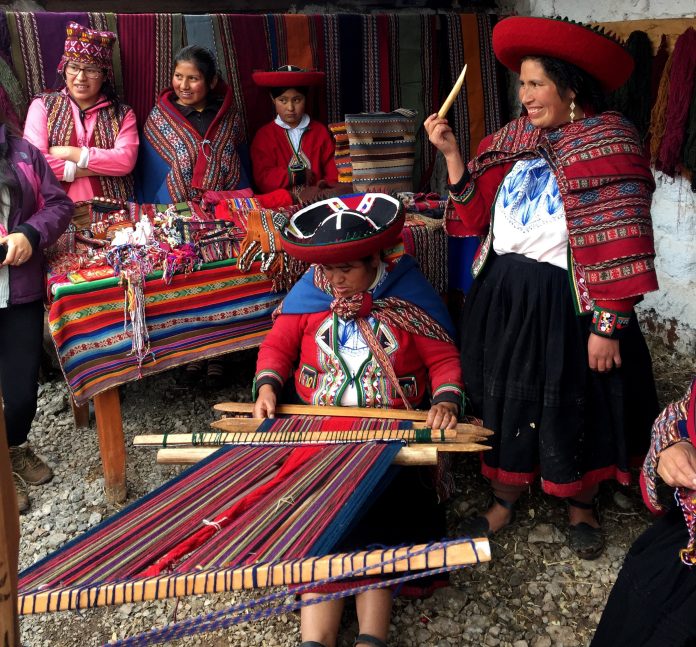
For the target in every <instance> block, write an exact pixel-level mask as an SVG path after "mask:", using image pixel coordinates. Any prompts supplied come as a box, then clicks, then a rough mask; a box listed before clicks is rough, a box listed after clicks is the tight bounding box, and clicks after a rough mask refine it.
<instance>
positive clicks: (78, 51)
mask: <svg viewBox="0 0 696 647" xmlns="http://www.w3.org/2000/svg"><path fill="white" fill-rule="evenodd" d="M65 32H66V37H65V49H64V51H63V57H62V58H61V59H60V63H58V71H59V72H61V73H62V72H63V70H64V69H65V66H66V64H67V63H81V64H83V65H94V66H96V67H100V68H102V69H105V70H107V76H109V77H111V76H112V74H113V72H112V64H111V54H112V52H113V48H114V42H115V41H116V34H114V33H113V32H111V31H98V30H96V29H89V28H88V27H83V26H82V25H79V24H78V23H76V22H70V23H68V26H67V27H66V28H65Z"/></svg>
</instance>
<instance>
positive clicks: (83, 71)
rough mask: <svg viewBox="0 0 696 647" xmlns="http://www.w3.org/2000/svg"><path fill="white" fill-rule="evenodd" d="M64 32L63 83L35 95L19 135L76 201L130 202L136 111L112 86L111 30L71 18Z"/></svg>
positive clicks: (134, 157)
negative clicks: (87, 24) (76, 21)
mask: <svg viewBox="0 0 696 647" xmlns="http://www.w3.org/2000/svg"><path fill="white" fill-rule="evenodd" d="M66 32H67V37H66V40H65V51H64V53H63V57H62V58H61V60H60V63H59V65H58V73H59V74H60V76H61V79H62V82H63V83H64V85H65V87H64V88H62V89H61V90H59V91H57V92H47V93H45V94H41V95H39V96H38V97H36V98H35V99H34V101H33V102H32V104H31V105H30V106H29V111H28V113H27V119H26V123H25V126H24V138H25V139H27V140H29V141H30V142H31V143H32V144H34V146H36V147H37V148H38V149H39V150H40V151H41V152H42V153H43V154H44V155H45V156H46V159H47V160H48V163H49V166H50V167H51V169H52V170H53V172H54V173H55V175H56V177H57V178H58V179H59V180H61V182H62V184H63V188H64V189H65V191H66V192H67V194H68V196H69V197H71V198H72V199H73V200H74V201H75V202H77V201H80V200H89V199H90V198H93V197H94V196H103V197H107V198H116V199H121V200H132V199H133V179H132V176H131V172H132V171H133V167H134V166H135V162H136V159H137V157H138V130H137V126H136V121H135V113H134V112H133V110H132V109H131V108H130V107H129V106H127V105H125V104H124V103H121V102H120V101H119V99H118V97H117V96H116V90H115V88H114V78H113V69H112V65H111V52H112V48H113V44H114V41H115V40H116V34H113V33H112V32H109V31H97V30H94V29H88V28H86V27H82V26H81V25H78V24H77V23H74V22H71V23H69V24H68V26H67V29H66Z"/></svg>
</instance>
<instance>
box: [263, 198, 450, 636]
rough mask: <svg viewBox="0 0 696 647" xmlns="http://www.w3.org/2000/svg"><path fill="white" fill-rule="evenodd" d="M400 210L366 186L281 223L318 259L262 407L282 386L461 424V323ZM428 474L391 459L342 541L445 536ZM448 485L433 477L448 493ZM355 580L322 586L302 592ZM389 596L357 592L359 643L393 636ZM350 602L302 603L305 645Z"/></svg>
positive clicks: (325, 401) (340, 402)
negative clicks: (419, 255)
mask: <svg viewBox="0 0 696 647" xmlns="http://www.w3.org/2000/svg"><path fill="white" fill-rule="evenodd" d="M403 222H404V214H403V209H402V207H401V204H400V203H399V201H398V200H396V199H394V198H392V197H391V196H388V195H384V194H369V193H368V194H365V195H358V196H347V197H344V198H333V199H331V200H323V201H321V202H317V203H315V204H313V205H311V206H310V207H306V208H305V209H302V210H301V211H298V212H297V213H296V214H294V215H293V217H292V218H291V220H290V222H289V224H288V225H287V227H285V228H284V230H282V231H281V235H282V237H283V249H284V250H285V251H286V252H287V253H288V254H291V255H292V256H294V257H295V258H298V259H300V260H302V261H306V262H308V263H316V264H315V265H312V266H311V267H310V269H309V270H308V271H307V272H306V273H305V275H304V276H303V277H302V279H300V281H299V282H298V283H297V284H296V285H295V286H294V287H293V288H292V290H290V292H289V293H288V295H287V297H286V298H285V299H284V301H283V303H282V305H281V307H280V308H279V311H278V312H277V313H276V316H275V319H274V323H273V328H272V329H271V332H270V333H269V334H268V335H267V336H266V338H265V339H264V341H263V344H261V348H260V350H259V357H258V363H257V371H256V378H255V380H254V391H255V394H256V404H255V405H254V417H255V418H273V417H274V416H275V411H276V404H277V402H278V401H280V400H281V399H282V398H285V399H286V401H287V400H288V399H291V400H294V401H296V402H302V403H304V404H313V405H332V406H360V407H380V408H385V409H390V408H398V409H403V408H417V407H419V406H420V405H425V406H426V407H429V413H428V419H427V421H426V424H427V426H429V427H434V428H445V427H454V426H455V425H456V422H457V416H458V413H459V410H460V404H461V398H462V390H461V387H462V383H461V371H460V367H459V356H458V352H457V348H456V346H455V345H454V342H453V340H452V335H453V334H454V326H453V324H452V322H451V320H450V318H449V315H448V313H447V310H446V308H445V305H444V303H443V301H442V299H441V298H440V297H439V295H438V294H437V293H436V292H435V290H434V289H433V287H432V286H431V285H430V284H429V283H428V281H427V280H426V279H425V277H424V276H423V274H422V273H421V272H420V270H419V269H418V266H417V264H416V262H415V260H414V259H413V258H412V257H410V256H406V255H403V245H400V246H399V245H398V243H399V236H400V233H401V228H402V226H403ZM395 246H396V247H395ZM390 248H393V249H392V250H391V252H390V253H389V255H388V258H389V259H390V262H387V261H386V260H385V257H387V255H386V253H385V252H386V250H388V249H390ZM385 415H388V414H386V413H385ZM425 476H426V475H423V474H419V473H418V471H416V470H415V469H414V468H406V469H403V470H401V471H398V468H390V472H388V474H387V477H392V479H393V480H391V481H390V482H389V484H388V485H387V486H386V487H385V489H384V490H383V491H382V492H381V494H380V495H379V497H376V500H375V501H374V502H371V505H370V507H369V509H368V510H367V511H366V512H365V514H364V516H363V517H362V518H361V519H360V520H359V521H358V522H357V524H356V526H355V527H353V528H351V529H350V533H349V536H347V537H344V538H342V540H341V543H340V545H339V546H336V547H334V548H335V549H336V550H340V551H343V550H346V551H352V550H358V549H363V548H365V547H366V546H369V545H371V544H376V543H379V544H381V545H399V544H404V543H413V544H416V543H422V542H428V541H432V540H439V539H440V538H441V537H442V535H443V533H444V531H445V519H444V510H443V509H442V505H438V497H437V496H436V491H435V489H434V488H433V487H426V486H424V485H423V482H424V480H427V479H424V477H425ZM447 485H449V484H445V483H435V487H437V490H438V494H439V497H440V500H443V498H446V496H447V494H448V489H449V488H448V487H447ZM347 507H349V506H347ZM414 510H417V511H418V521H417V523H414V522H413V511H414ZM360 583H361V584H363V583H365V582H364V581H363V580H361V582H360ZM412 584H416V582H413V583H412ZM444 584H445V582H444V581H442V580H436V581H433V580H428V578H422V579H419V580H418V581H417V586H416V587H414V588H412V589H411V590H410V591H405V590H403V589H402V593H404V594H407V593H411V594H414V595H418V594H422V593H427V592H431V591H432V590H433V588H434V587H436V586H438V585H439V586H442V585H444ZM355 586H356V584H355V581H353V582H348V583H346V582H341V583H337V584H336V586H332V585H328V586H324V587H321V588H320V589H318V590H317V591H316V592H313V593H306V594H304V595H303V600H307V599H310V598H316V597H317V595H320V594H321V593H332V592H335V591H337V590H340V589H347V588H351V587H355ZM383 586H384V587H388V582H385V583H384V585H383ZM404 588H406V587H404ZM391 604H392V591H391V590H390V589H389V588H376V589H371V590H367V591H364V592H363V593H359V594H358V595H357V596H356V608H357V613H358V624H359V635H358V636H357V638H356V639H355V643H354V644H355V645H361V646H363V647H366V646H367V647H385V645H386V639H387V634H388V633H389V618H390V613H391ZM342 610H343V599H342V598H338V599H332V600H328V601H324V602H320V603H315V604H311V605H309V606H306V607H303V608H302V617H301V632H302V640H303V641H304V642H303V643H302V645H303V646H304V647H335V645H336V639H337V634H338V629H339V626H340V621H341V612H342Z"/></svg>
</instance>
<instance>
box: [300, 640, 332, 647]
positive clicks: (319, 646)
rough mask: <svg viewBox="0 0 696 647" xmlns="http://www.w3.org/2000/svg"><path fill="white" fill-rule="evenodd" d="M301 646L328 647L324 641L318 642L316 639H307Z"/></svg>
mask: <svg viewBox="0 0 696 647" xmlns="http://www.w3.org/2000/svg"><path fill="white" fill-rule="evenodd" d="M300 647H326V646H325V645H324V643H318V642H317V641H316V640H305V641H304V642H303V643H300Z"/></svg>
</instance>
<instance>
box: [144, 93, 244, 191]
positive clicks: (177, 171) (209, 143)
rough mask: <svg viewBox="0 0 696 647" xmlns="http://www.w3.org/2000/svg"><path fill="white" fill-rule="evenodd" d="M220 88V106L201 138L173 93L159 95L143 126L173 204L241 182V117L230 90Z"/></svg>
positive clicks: (226, 189)
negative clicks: (164, 168) (165, 169)
mask: <svg viewBox="0 0 696 647" xmlns="http://www.w3.org/2000/svg"><path fill="white" fill-rule="evenodd" d="M221 85H222V82H219V83H218V86H221ZM221 89H222V90H223V91H224V99H223V102H222V106H221V107H220V110H219V111H218V114H217V115H216V116H215V119H214V120H213V122H212V123H211V124H210V127H209V128H208V131H207V132H206V134H205V137H201V135H200V134H199V133H198V131H197V130H196V129H195V128H194V127H193V126H192V125H191V124H190V123H189V121H188V119H186V117H184V115H182V114H181V112H179V110H177V108H176V106H175V105H174V100H175V98H176V95H175V94H174V92H173V91H172V90H171V89H166V90H164V91H163V92H162V94H161V95H160V97H159V99H158V100H157V104H156V105H155V107H154V108H153V109H152V111H151V112H150V116H149V117H148V118H147V121H146V122H145V127H144V129H143V134H144V135H145V138H146V139H147V141H148V142H149V143H150V144H151V145H152V147H153V148H154V150H155V151H156V152H157V154H158V155H159V156H160V157H161V158H162V159H163V160H164V162H165V164H166V165H167V166H168V168H169V169H170V170H169V173H168V175H167V188H168V190H169V195H170V196H171V199H172V201H173V202H185V201H187V200H197V199H200V198H201V197H202V195H203V193H204V192H205V191H228V190H231V189H236V188H237V185H238V184H239V179H240V161H239V155H238V154H237V150H236V148H237V145H238V143H239V142H240V141H241V126H240V120H239V114H238V113H237V112H236V111H235V110H234V109H233V95H232V90H231V89H230V88H229V86H227V85H224V86H222V88H221Z"/></svg>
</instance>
